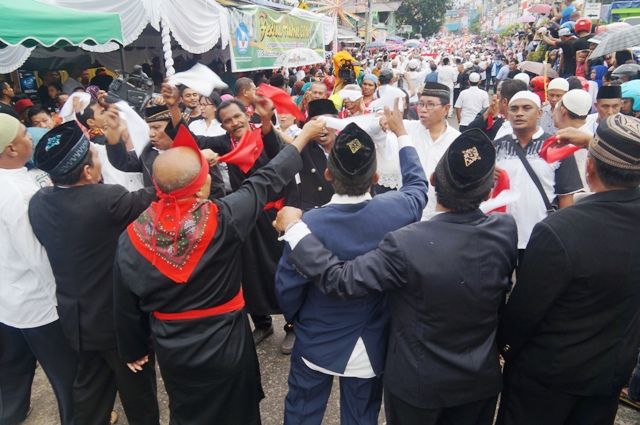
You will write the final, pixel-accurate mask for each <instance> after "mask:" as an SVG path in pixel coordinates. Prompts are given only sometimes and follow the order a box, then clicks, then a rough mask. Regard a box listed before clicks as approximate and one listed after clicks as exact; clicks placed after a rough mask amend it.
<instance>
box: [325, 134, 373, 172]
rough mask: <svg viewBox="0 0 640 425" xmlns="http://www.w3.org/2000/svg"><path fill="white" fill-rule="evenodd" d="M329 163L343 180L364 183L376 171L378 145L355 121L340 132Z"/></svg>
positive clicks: (330, 154) (330, 153)
mask: <svg viewBox="0 0 640 425" xmlns="http://www.w3.org/2000/svg"><path fill="white" fill-rule="evenodd" d="M327 163H328V164H330V165H331V170H332V172H334V173H335V174H337V177H339V178H340V179H341V180H346V181H349V182H353V183H354V184H359V183H364V182H367V181H369V180H371V178H372V177H373V174H374V173H375V172H376V147H375V144H374V143H373V140H372V139H371V137H370V136H369V135H368V134H367V133H366V132H365V131H364V130H363V129H361V128H360V127H358V125H357V124H355V123H350V124H349V125H347V126H346V127H345V128H344V130H342V131H341V132H340V134H338V136H337V137H336V141H335V143H334V144H333V148H332V149H331V152H329V157H328V158H327Z"/></svg>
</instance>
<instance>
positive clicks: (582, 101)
mask: <svg viewBox="0 0 640 425" xmlns="http://www.w3.org/2000/svg"><path fill="white" fill-rule="evenodd" d="M562 106H564V107H565V108H567V109H568V110H569V111H571V112H573V113H574V114H576V115H578V116H579V117H584V116H586V115H588V114H589V111H590V110H591V95H590V94H589V93H587V92H586V91H584V90H576V89H574V90H569V91H568V92H566V93H565V94H564V96H562Z"/></svg>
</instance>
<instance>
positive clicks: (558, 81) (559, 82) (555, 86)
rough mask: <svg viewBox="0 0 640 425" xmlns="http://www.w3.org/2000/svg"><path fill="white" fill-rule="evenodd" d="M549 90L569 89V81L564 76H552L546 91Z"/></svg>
mask: <svg viewBox="0 0 640 425" xmlns="http://www.w3.org/2000/svg"><path fill="white" fill-rule="evenodd" d="M549 90H562V91H569V82H568V81H567V80H565V79H564V78H554V79H553V80H551V82H550V83H549V85H548V86H547V91H549Z"/></svg>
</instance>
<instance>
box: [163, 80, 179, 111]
mask: <svg viewBox="0 0 640 425" xmlns="http://www.w3.org/2000/svg"><path fill="white" fill-rule="evenodd" d="M160 94H161V95H162V98H163V99H164V104H165V105H167V108H177V107H178V104H179V103H180V90H178V88H177V87H175V86H172V85H171V84H169V83H166V82H165V83H162V87H161V89H160Z"/></svg>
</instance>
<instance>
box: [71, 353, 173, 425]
mask: <svg viewBox="0 0 640 425" xmlns="http://www.w3.org/2000/svg"><path fill="white" fill-rule="evenodd" d="M116 392H117V393H119V394H120V400H121V401H122V407H123V408H124V412H125V413H126V415H127V419H128V421H129V424H130V425H158V424H159V422H160V414H159V411H158V399H157V390H156V371H155V361H154V360H153V359H152V358H151V356H150V359H149V363H147V364H146V365H144V367H143V370H142V371H140V372H137V373H133V372H132V371H131V370H130V369H129V368H128V367H127V365H126V363H125V361H124V360H122V359H121V358H120V356H119V355H118V352H117V350H115V349H114V350H106V351H81V352H80V353H79V361H78V374H77V376H76V381H75V386H74V396H75V401H76V406H75V408H76V419H77V425H108V424H109V418H110V415H111V410H112V409H113V405H114V403H115V400H116Z"/></svg>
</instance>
